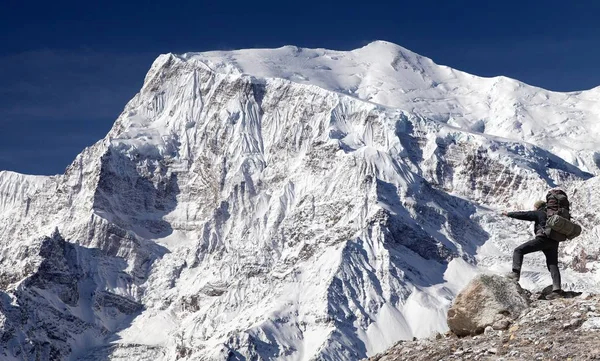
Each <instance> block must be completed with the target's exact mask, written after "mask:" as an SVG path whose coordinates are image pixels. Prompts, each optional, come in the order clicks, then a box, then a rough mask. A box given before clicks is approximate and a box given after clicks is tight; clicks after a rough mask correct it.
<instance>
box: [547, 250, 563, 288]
mask: <svg viewBox="0 0 600 361" xmlns="http://www.w3.org/2000/svg"><path fill="white" fill-rule="evenodd" d="M550 242H552V243H550ZM548 245H549V246H550V247H548V248H546V249H544V255H545V256H546V266H547V267H548V271H550V276H551V277H552V291H554V292H556V291H560V290H561V280H560V270H559V269H558V242H556V241H549V242H548Z"/></svg>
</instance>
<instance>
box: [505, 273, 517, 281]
mask: <svg viewBox="0 0 600 361" xmlns="http://www.w3.org/2000/svg"><path fill="white" fill-rule="evenodd" d="M520 276H521V275H520V274H519V273H518V272H515V271H512V272H510V273H508V274H506V275H505V276H504V277H506V278H508V279H509V280H511V281H514V282H519V278H521V277H520Z"/></svg>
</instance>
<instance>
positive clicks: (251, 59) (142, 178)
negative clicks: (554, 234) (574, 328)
mask: <svg viewBox="0 0 600 361" xmlns="http://www.w3.org/2000/svg"><path fill="white" fill-rule="evenodd" d="M599 89H600V88H595V89H591V90H587V91H581V92H571V93H558V92H551V91H547V90H544V89H540V88H536V87H533V86H529V85H527V84H524V83H522V82H519V81H517V80H513V79H509V78H505V77H495V78H481V77H477V76H474V75H470V74H467V73H464V72H461V71H458V70H455V69H452V68H449V67H446V66H440V65H437V64H435V63H434V62H433V61H432V60H431V59H428V58H425V57H423V56H420V55H418V54H415V53H413V52H411V51H409V50H407V49H404V48H402V47H400V46H398V45H395V44H392V43H388V42H383V41H377V42H373V43H370V44H368V45H367V46H365V47H362V48H360V49H356V50H353V51H332V50H326V49H302V48H298V47H294V46H286V47H283V48H279V49H250V50H239V51H228V52H206V53H187V54H182V55H175V54H165V55H161V56H159V57H158V58H157V59H156V61H155V62H154V63H153V65H152V67H151V69H150V70H149V72H148V74H147V76H146V78H145V80H144V84H143V86H142V88H141V90H140V92H139V93H138V94H137V95H136V96H135V97H134V98H133V99H132V100H131V101H130V102H129V103H128V104H127V105H126V106H125V109H124V111H123V112H122V114H121V115H120V116H119V117H118V119H117V120H116V122H115V123H114V125H113V127H112V129H111V130H110V132H109V133H108V134H107V136H106V137H105V138H104V139H102V140H100V141H98V142H97V143H96V144H94V145H93V146H91V147H88V148H86V149H84V150H83V151H82V152H81V154H79V155H78V156H77V157H76V159H75V160H74V161H73V163H72V164H70V165H69V167H68V168H67V169H66V170H65V173H64V174H61V175H56V176H51V177H46V176H31V175H21V174H16V173H13V172H8V171H2V172H0V284H1V285H2V288H1V289H0V297H1V302H0V340H1V342H0V358H2V359H5V360H79V361H86V360H87V361H96V360H156V361H167V360H169V361H170V360H178V359H184V360H185V359H187V360H207V361H208V360H302V361H309V360H357V359H360V358H364V357H367V356H371V355H374V354H376V353H378V352H381V351H383V350H385V349H386V348H388V347H390V346H391V345H393V344H394V343H395V342H396V341H398V340H401V339H411V338H413V337H426V336H429V335H431V334H433V333H435V332H443V331H445V330H446V329H447V326H446V322H445V319H446V318H445V314H446V310H447V309H448V307H449V305H450V303H451V302H452V300H453V297H454V295H456V294H457V292H458V291H459V290H460V289H461V288H462V287H463V286H464V285H465V284H466V283H467V282H468V281H469V280H470V279H471V278H472V277H473V276H474V275H475V274H476V273H478V272H481V271H486V272H497V273H502V272H507V271H509V268H510V257H511V253H512V249H513V248H514V247H515V246H517V245H518V244H519V243H521V242H523V241H525V240H527V239H529V238H530V234H529V233H530V225H529V224H526V223H523V222H521V223H518V222H515V221H513V220H510V219H506V218H503V217H501V215H500V213H501V211H503V210H509V209H523V208H530V207H531V205H532V203H533V202H534V201H535V200H537V199H539V198H541V197H543V196H544V195H545V193H546V191H547V190H548V189H549V188H551V187H557V186H560V187H562V188H564V189H565V190H566V191H567V192H568V193H569V195H570V198H571V200H572V203H573V207H572V208H573V214H574V217H575V219H576V220H577V221H579V222H580V223H581V224H582V226H583V228H584V233H583V235H582V236H581V237H579V238H577V239H575V240H573V241H569V242H566V243H564V244H563V246H562V247H561V270H562V274H563V283H564V285H565V288H570V289H586V290H590V291H598V290H599V289H600V287H599V285H600V283H599V280H600V278H599V276H598V275H599V272H598V256H599V255H600V244H599V243H598V241H597V239H598V235H599V234H598V233H599V228H598V227H597V226H596V225H597V224H598V217H597V215H596V214H597V213H598V212H597V210H598V206H597V205H598V204H600V203H599V201H600V199H598V198H599V197H600V196H599V195H598V194H599V192H598V191H597V190H598V189H599V187H600V185H599V184H597V183H598V180H597V177H596V175H597V174H598V172H599V171H600V168H599V167H600V153H598V149H600V147H598V144H597V142H596V141H595V138H594V137H593V135H594V134H598V129H597V127H598V125H597V124H598V122H597V120H598V118H599V116H600V106H599V105H598V103H597V101H596V100H597V99H598V97H599V96H600V90H599ZM547 273H548V272H547V271H546V269H545V264H544V261H543V257H540V256H533V255H530V256H527V257H526V259H525V268H524V271H523V277H524V279H523V281H522V284H523V285H524V286H525V287H528V288H536V287H543V286H545V285H547V284H549V283H550V277H549V275H548V274H547Z"/></svg>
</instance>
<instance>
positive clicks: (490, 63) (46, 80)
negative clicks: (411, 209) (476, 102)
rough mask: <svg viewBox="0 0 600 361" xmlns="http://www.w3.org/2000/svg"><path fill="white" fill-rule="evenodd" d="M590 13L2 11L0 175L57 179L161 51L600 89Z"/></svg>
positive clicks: (556, 7) (488, 6)
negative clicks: (336, 61)
mask: <svg viewBox="0 0 600 361" xmlns="http://www.w3.org/2000/svg"><path fill="white" fill-rule="evenodd" d="M598 14H600V2H594V1H578V2H568V1H554V0H546V1H512V0H506V1H502V2H499V1H498V2H489V1H427V2H425V1H414V0H413V1H389V2H386V1H383V2H379V1H351V0H349V1H324V0H322V1H311V0H307V1H303V2H283V1H254V2H243V1H235V0H232V1H195V2H190V1H172V2H164V1H163V2H155V1H144V2H142V1H139V2H133V1H128V2H124V1H111V0H104V1H97V2H89V1H87V2H86V1H77V2H75V1H60V0H58V1H55V2H46V1H44V2H41V1H36V0H33V1H29V2H23V1H13V0H7V1H6V0H5V1H4V2H3V6H2V11H0V79H1V81H0V124H1V125H2V132H0V170H14V171H19V172H23V173H29V174H56V173H62V172H63V171H64V169H65V167H66V166H67V165H68V164H70V162H71V161H72V160H73V159H74V157H75V156H76V155H77V154H78V153H79V152H80V151H81V150H82V149H83V148H84V147H86V146H89V145H91V144H93V143H94V142H95V141H97V140H99V139H100V138H102V137H103V136H104V135H105V134H106V132H107V131H108V130H109V129H110V127H111V126H112V123H113V122H114V120H115V119H116V117H117V116H118V114H119V113H120V112H121V110H122V109H123V107H124V105H125V103H126V102H127V101H128V100H129V99H130V98H131V97H132V96H133V95H134V94H135V93H136V92H137V90H138V89H139V88H140V86H141V84H142V81H143V78H144V75H145V73H146V71H147V70H148V68H149V66H150V64H151V63H152V61H153V60H154V58H155V57H156V56H157V55H158V54H161V53H166V52H175V53H180V52H186V51H206V50H227V49H236V48H253V47H279V46H283V45H288V44H293V45H297V46H301V47H324V48H331V49H339V50H350V49H354V48H357V47H360V46H363V45H365V44H367V43H369V42H370V41H373V40H387V41H391V42H394V43H397V44H399V45H402V46H404V47H406V48H408V49H410V50H413V51H415V52H417V53H419V54H422V55H424V56H427V57H430V58H432V59H433V60H434V61H435V62H437V63H438V64H444V65H449V66H452V67H454V68H457V69H460V70H464V71H467V72H470V73H473V74H477V75H481V76H496V75H506V76H509V77H512V78H517V79H519V80H522V81H524V82H526V83H529V84H532V85H536V86H541V87H544V88H547V89H551V90H557V91H572V90H584V89H589V88H592V87H595V86H598V85H600V71H598V64H600V47H599V46H598V45H600V22H598V20H597V15H598Z"/></svg>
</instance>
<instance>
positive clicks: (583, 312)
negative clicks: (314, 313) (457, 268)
mask: <svg viewBox="0 0 600 361" xmlns="http://www.w3.org/2000/svg"><path fill="white" fill-rule="evenodd" d="M539 298H542V299H539ZM531 299H532V303H531V305H530V307H529V308H528V309H527V310H526V311H525V312H524V313H523V315H522V316H521V317H519V318H517V319H516V320H515V321H514V322H513V323H512V324H511V325H510V327H509V328H508V329H507V330H494V329H493V328H492V327H491V326H488V327H487V328H486V329H485V332H484V333H483V334H481V335H476V336H466V337H457V336H456V335H455V334H454V333H452V332H447V333H446V334H445V335H441V334H437V335H436V336H433V337H431V338H427V339H421V340H415V341H400V342H399V343H397V344H396V345H395V346H393V347H392V348H390V349H389V350H387V351H386V352H384V353H381V354H379V355H376V356H373V357H371V358H369V359H368V361H401V360H411V361H420V360H427V361H432V360H482V361H484V360H504V361H520V360H600V350H599V349H598V343H599V342H600V313H599V310H600V296H598V295H591V294H587V295H581V296H580V297H575V298H568V299H567V298H563V299H557V300H553V301H546V300H544V299H543V297H540V295H539V294H534V295H532V297H531Z"/></svg>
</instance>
